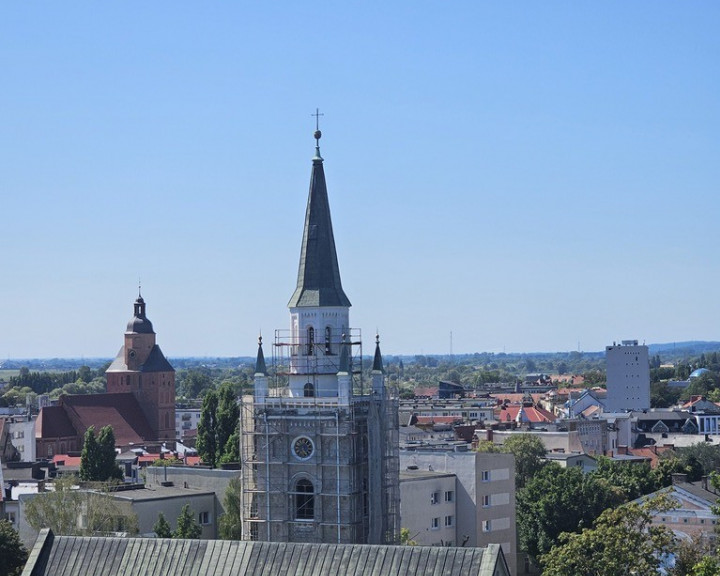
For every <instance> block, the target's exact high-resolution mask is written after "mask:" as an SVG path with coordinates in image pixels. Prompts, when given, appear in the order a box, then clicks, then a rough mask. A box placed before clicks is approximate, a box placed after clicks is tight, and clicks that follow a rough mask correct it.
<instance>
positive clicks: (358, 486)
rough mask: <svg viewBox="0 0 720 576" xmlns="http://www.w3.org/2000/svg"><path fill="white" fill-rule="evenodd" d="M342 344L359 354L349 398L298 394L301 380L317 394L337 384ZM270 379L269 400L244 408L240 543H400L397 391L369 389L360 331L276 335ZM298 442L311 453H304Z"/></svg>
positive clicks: (248, 401) (353, 356)
mask: <svg viewBox="0 0 720 576" xmlns="http://www.w3.org/2000/svg"><path fill="white" fill-rule="evenodd" d="M288 332H289V331H288ZM343 345H345V346H348V351H349V352H351V353H350V354H349V360H350V369H349V370H348V372H349V376H350V378H351V380H352V386H351V390H352V391H353V392H352V394H351V395H350V396H349V397H348V398H340V397H339V396H302V397H297V396H293V395H291V394H290V386H289V380H290V379H291V378H293V377H295V376H297V377H301V378H302V379H303V380H305V379H306V380H308V382H310V383H312V384H313V385H314V386H315V387H316V388H318V389H319V388H321V386H322V383H323V382H322V381H326V382H327V381H328V379H329V377H331V376H334V377H336V378H337V373H338V371H339V369H340V366H339V362H340V356H341V354H340V353H339V352H340V350H341V348H340V347H341V346H343ZM302 352H311V354H307V353H306V354H302ZM269 380H270V382H272V385H271V386H270V387H269V389H268V395H267V396H266V397H262V398H255V397H245V398H243V400H242V404H241V413H240V429H241V439H240V457H241V461H242V471H241V475H242V493H241V515H242V522H243V530H242V538H243V539H244V540H264V541H286V542H337V543H396V542H397V541H398V540H399V532H400V526H399V485H398V481H399V459H398V410H397V406H398V401H397V394H396V393H394V392H393V391H391V390H386V389H384V390H383V393H382V394H377V393H376V394H373V393H372V391H371V390H366V387H365V384H364V380H365V378H364V376H363V370H362V345H361V335H360V331H359V330H352V331H348V334H347V335H346V336H345V339H344V340H338V341H337V342H330V343H328V342H320V343H314V342H307V341H301V340H298V339H295V341H293V338H292V337H288V335H287V333H285V332H283V331H278V332H276V335H275V342H274V346H273V362H272V373H271V374H270V375H269ZM336 382H337V381H336ZM299 440H301V441H302V442H304V443H305V444H306V446H305V447H304V448H303V449H304V450H305V451H306V453H309V455H308V456H307V457H300V456H298V452H297V450H296V443H298V441H299ZM302 482H305V484H302ZM306 486H310V487H311V490H312V492H311V493H307V492H305V490H306Z"/></svg>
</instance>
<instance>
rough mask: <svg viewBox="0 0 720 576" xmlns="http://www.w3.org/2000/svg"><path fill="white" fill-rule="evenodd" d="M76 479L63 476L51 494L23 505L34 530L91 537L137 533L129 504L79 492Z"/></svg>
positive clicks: (90, 492)
mask: <svg viewBox="0 0 720 576" xmlns="http://www.w3.org/2000/svg"><path fill="white" fill-rule="evenodd" d="M75 481H76V478H75V477H73V476H63V477H61V478H58V479H57V480H55V481H54V482H53V487H54V490H53V491H52V492H41V493H40V494H37V495H36V496H35V497H34V498H32V499H31V500H30V501H29V502H28V503H27V504H26V505H25V517H26V518H27V521H28V523H29V524H30V526H32V527H33V528H34V529H35V530H40V529H41V528H50V529H51V530H52V531H53V532H54V533H55V534H57V535H63V536H91V535H94V534H106V533H109V532H128V533H130V534H135V533H137V531H138V520H137V516H136V515H135V514H134V513H133V512H132V509H131V507H130V504H129V503H126V502H118V501H116V500H114V499H113V498H112V497H111V496H109V495H108V494H105V493H102V492H96V491H89V490H79V489H78V487H77V486H75V485H74V483H75Z"/></svg>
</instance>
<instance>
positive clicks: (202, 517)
mask: <svg viewBox="0 0 720 576" xmlns="http://www.w3.org/2000/svg"><path fill="white" fill-rule="evenodd" d="M198 524H200V525H201V526H206V525H207V524H210V512H200V514H198Z"/></svg>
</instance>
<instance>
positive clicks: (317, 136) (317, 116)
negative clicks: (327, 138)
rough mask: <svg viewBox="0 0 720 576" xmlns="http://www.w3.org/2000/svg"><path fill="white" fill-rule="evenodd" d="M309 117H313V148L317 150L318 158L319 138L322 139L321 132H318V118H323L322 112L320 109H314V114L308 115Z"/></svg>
mask: <svg viewBox="0 0 720 576" xmlns="http://www.w3.org/2000/svg"><path fill="white" fill-rule="evenodd" d="M310 116H315V134H314V136H315V148H316V150H317V155H318V157H319V156H320V138H321V137H322V132H320V116H325V114H323V113H322V112H320V108H315V114H310Z"/></svg>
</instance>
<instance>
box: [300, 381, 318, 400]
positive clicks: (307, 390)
mask: <svg viewBox="0 0 720 576" xmlns="http://www.w3.org/2000/svg"><path fill="white" fill-rule="evenodd" d="M303 396H305V398H312V397H313V396H315V386H313V383H312V382H308V383H307V384H305V386H304V387H303Z"/></svg>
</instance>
